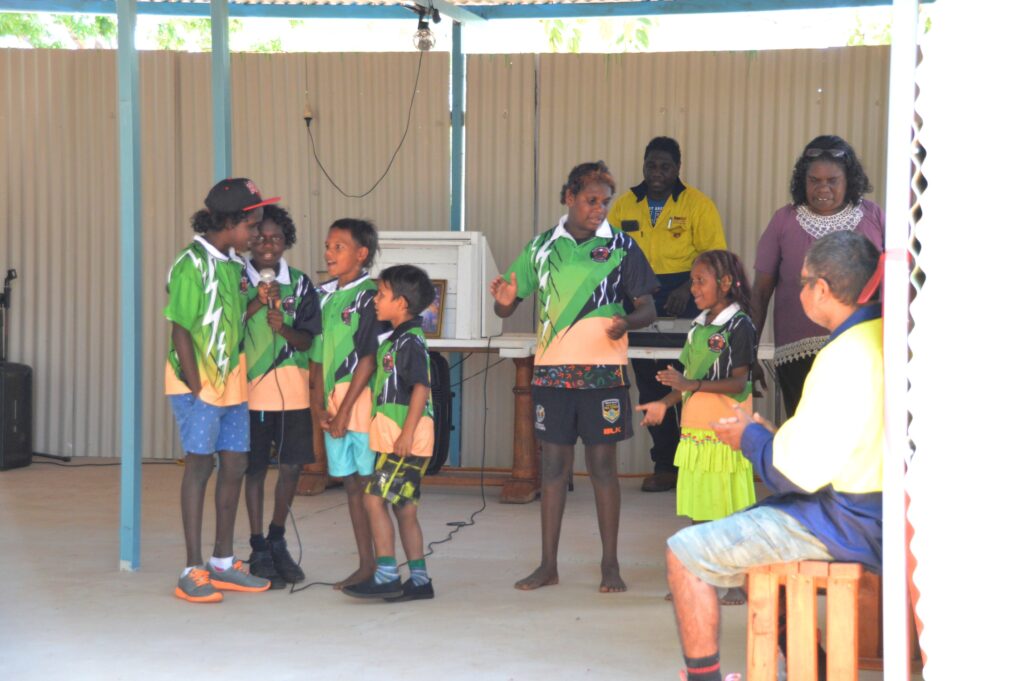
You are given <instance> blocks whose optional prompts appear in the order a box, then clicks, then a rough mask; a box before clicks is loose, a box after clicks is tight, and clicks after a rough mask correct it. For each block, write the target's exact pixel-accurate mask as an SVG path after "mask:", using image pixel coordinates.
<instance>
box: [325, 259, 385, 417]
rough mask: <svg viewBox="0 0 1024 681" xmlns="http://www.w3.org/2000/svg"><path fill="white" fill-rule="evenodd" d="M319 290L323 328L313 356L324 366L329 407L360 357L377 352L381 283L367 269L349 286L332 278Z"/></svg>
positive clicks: (350, 379) (349, 378)
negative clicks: (377, 298) (375, 302)
mask: <svg viewBox="0 0 1024 681" xmlns="http://www.w3.org/2000/svg"><path fill="white" fill-rule="evenodd" d="M317 292H318V294H319V296H320V311H321V320H322V326H323V332H322V333H321V334H320V335H319V336H317V337H316V339H314V341H313V348H312V349H311V350H310V357H311V359H312V360H313V361H314V362H318V363H319V364H320V365H321V366H322V367H323V369H322V371H323V377H324V395H323V399H324V406H325V407H327V406H330V398H331V395H332V393H334V391H335V386H337V385H339V384H341V383H350V382H351V381H352V372H353V371H355V368H356V364H358V363H359V360H360V359H362V358H363V357H368V356H370V357H373V356H376V354H377V336H378V334H379V333H380V323H379V322H378V321H377V309H376V307H374V305H373V297H374V296H375V295H377V283H376V282H375V281H374V280H373V279H371V278H370V276H369V275H368V274H366V273H365V272H364V273H363V274H362V275H361V276H360V277H359V278H357V279H356V280H354V281H351V282H349V283H348V284H346V285H345V286H342V287H339V286H338V282H337V280H332V281H329V282H327V283H326V284H322V285H321V286H320V287H319V288H318V289H317ZM339 404H340V402H339Z"/></svg>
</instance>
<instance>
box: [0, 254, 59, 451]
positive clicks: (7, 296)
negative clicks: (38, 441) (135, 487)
mask: <svg viewBox="0 0 1024 681" xmlns="http://www.w3.org/2000/svg"><path fill="white" fill-rule="evenodd" d="M17 278H18V271H17V270H15V269H13V268H12V269H9V270H7V276H6V277H4V292H3V294H0V371H2V370H4V369H5V365H6V364H7V348H8V346H9V340H10V324H9V323H8V320H7V314H8V312H9V310H10V309H11V282H12V281H13V280H15V279H17ZM5 383H6V382H5ZM32 456H39V457H42V458H44V459H56V460H57V461H64V462H69V461H71V457H70V456H60V455H59V454H43V453H42V452H32Z"/></svg>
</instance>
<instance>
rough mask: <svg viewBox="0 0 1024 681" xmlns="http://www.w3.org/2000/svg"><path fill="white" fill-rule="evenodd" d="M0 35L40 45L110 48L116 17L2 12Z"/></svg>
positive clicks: (113, 43)
mask: <svg viewBox="0 0 1024 681" xmlns="http://www.w3.org/2000/svg"><path fill="white" fill-rule="evenodd" d="M0 36H12V37H14V38H16V39H18V40H20V41H23V42H24V43H26V44H27V45H28V46H29V47H35V48H42V49H61V48H64V49H88V48H101V49H103V48H106V49H109V48H112V47H115V46H116V45H117V20H116V19H115V18H113V17H107V16H94V15H84V14H20V13H16V12H3V13H0Z"/></svg>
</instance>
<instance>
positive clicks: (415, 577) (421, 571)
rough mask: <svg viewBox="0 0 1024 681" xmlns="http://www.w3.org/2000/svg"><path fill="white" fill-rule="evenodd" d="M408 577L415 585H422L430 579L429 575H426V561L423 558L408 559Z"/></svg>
mask: <svg viewBox="0 0 1024 681" xmlns="http://www.w3.org/2000/svg"><path fill="white" fill-rule="evenodd" d="M409 579H411V580H412V583H413V584H415V585H416V586H423V585H424V584H426V583H427V582H429V581H430V576H429V575H427V561H426V559H424V558H420V559H419V560H410V561H409Z"/></svg>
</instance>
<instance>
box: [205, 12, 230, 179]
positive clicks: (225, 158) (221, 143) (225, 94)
mask: <svg viewBox="0 0 1024 681" xmlns="http://www.w3.org/2000/svg"><path fill="white" fill-rule="evenodd" d="M210 18H211V23H212V26H211V28H212V31H213V36H212V37H213V42H212V51H213V54H212V65H211V68H212V70H213V73H212V78H211V81H210V90H211V92H210V94H211V98H212V100H213V181H214V182H218V181H220V180H222V179H224V178H225V177H231V50H230V48H229V46H228V0H210Z"/></svg>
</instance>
